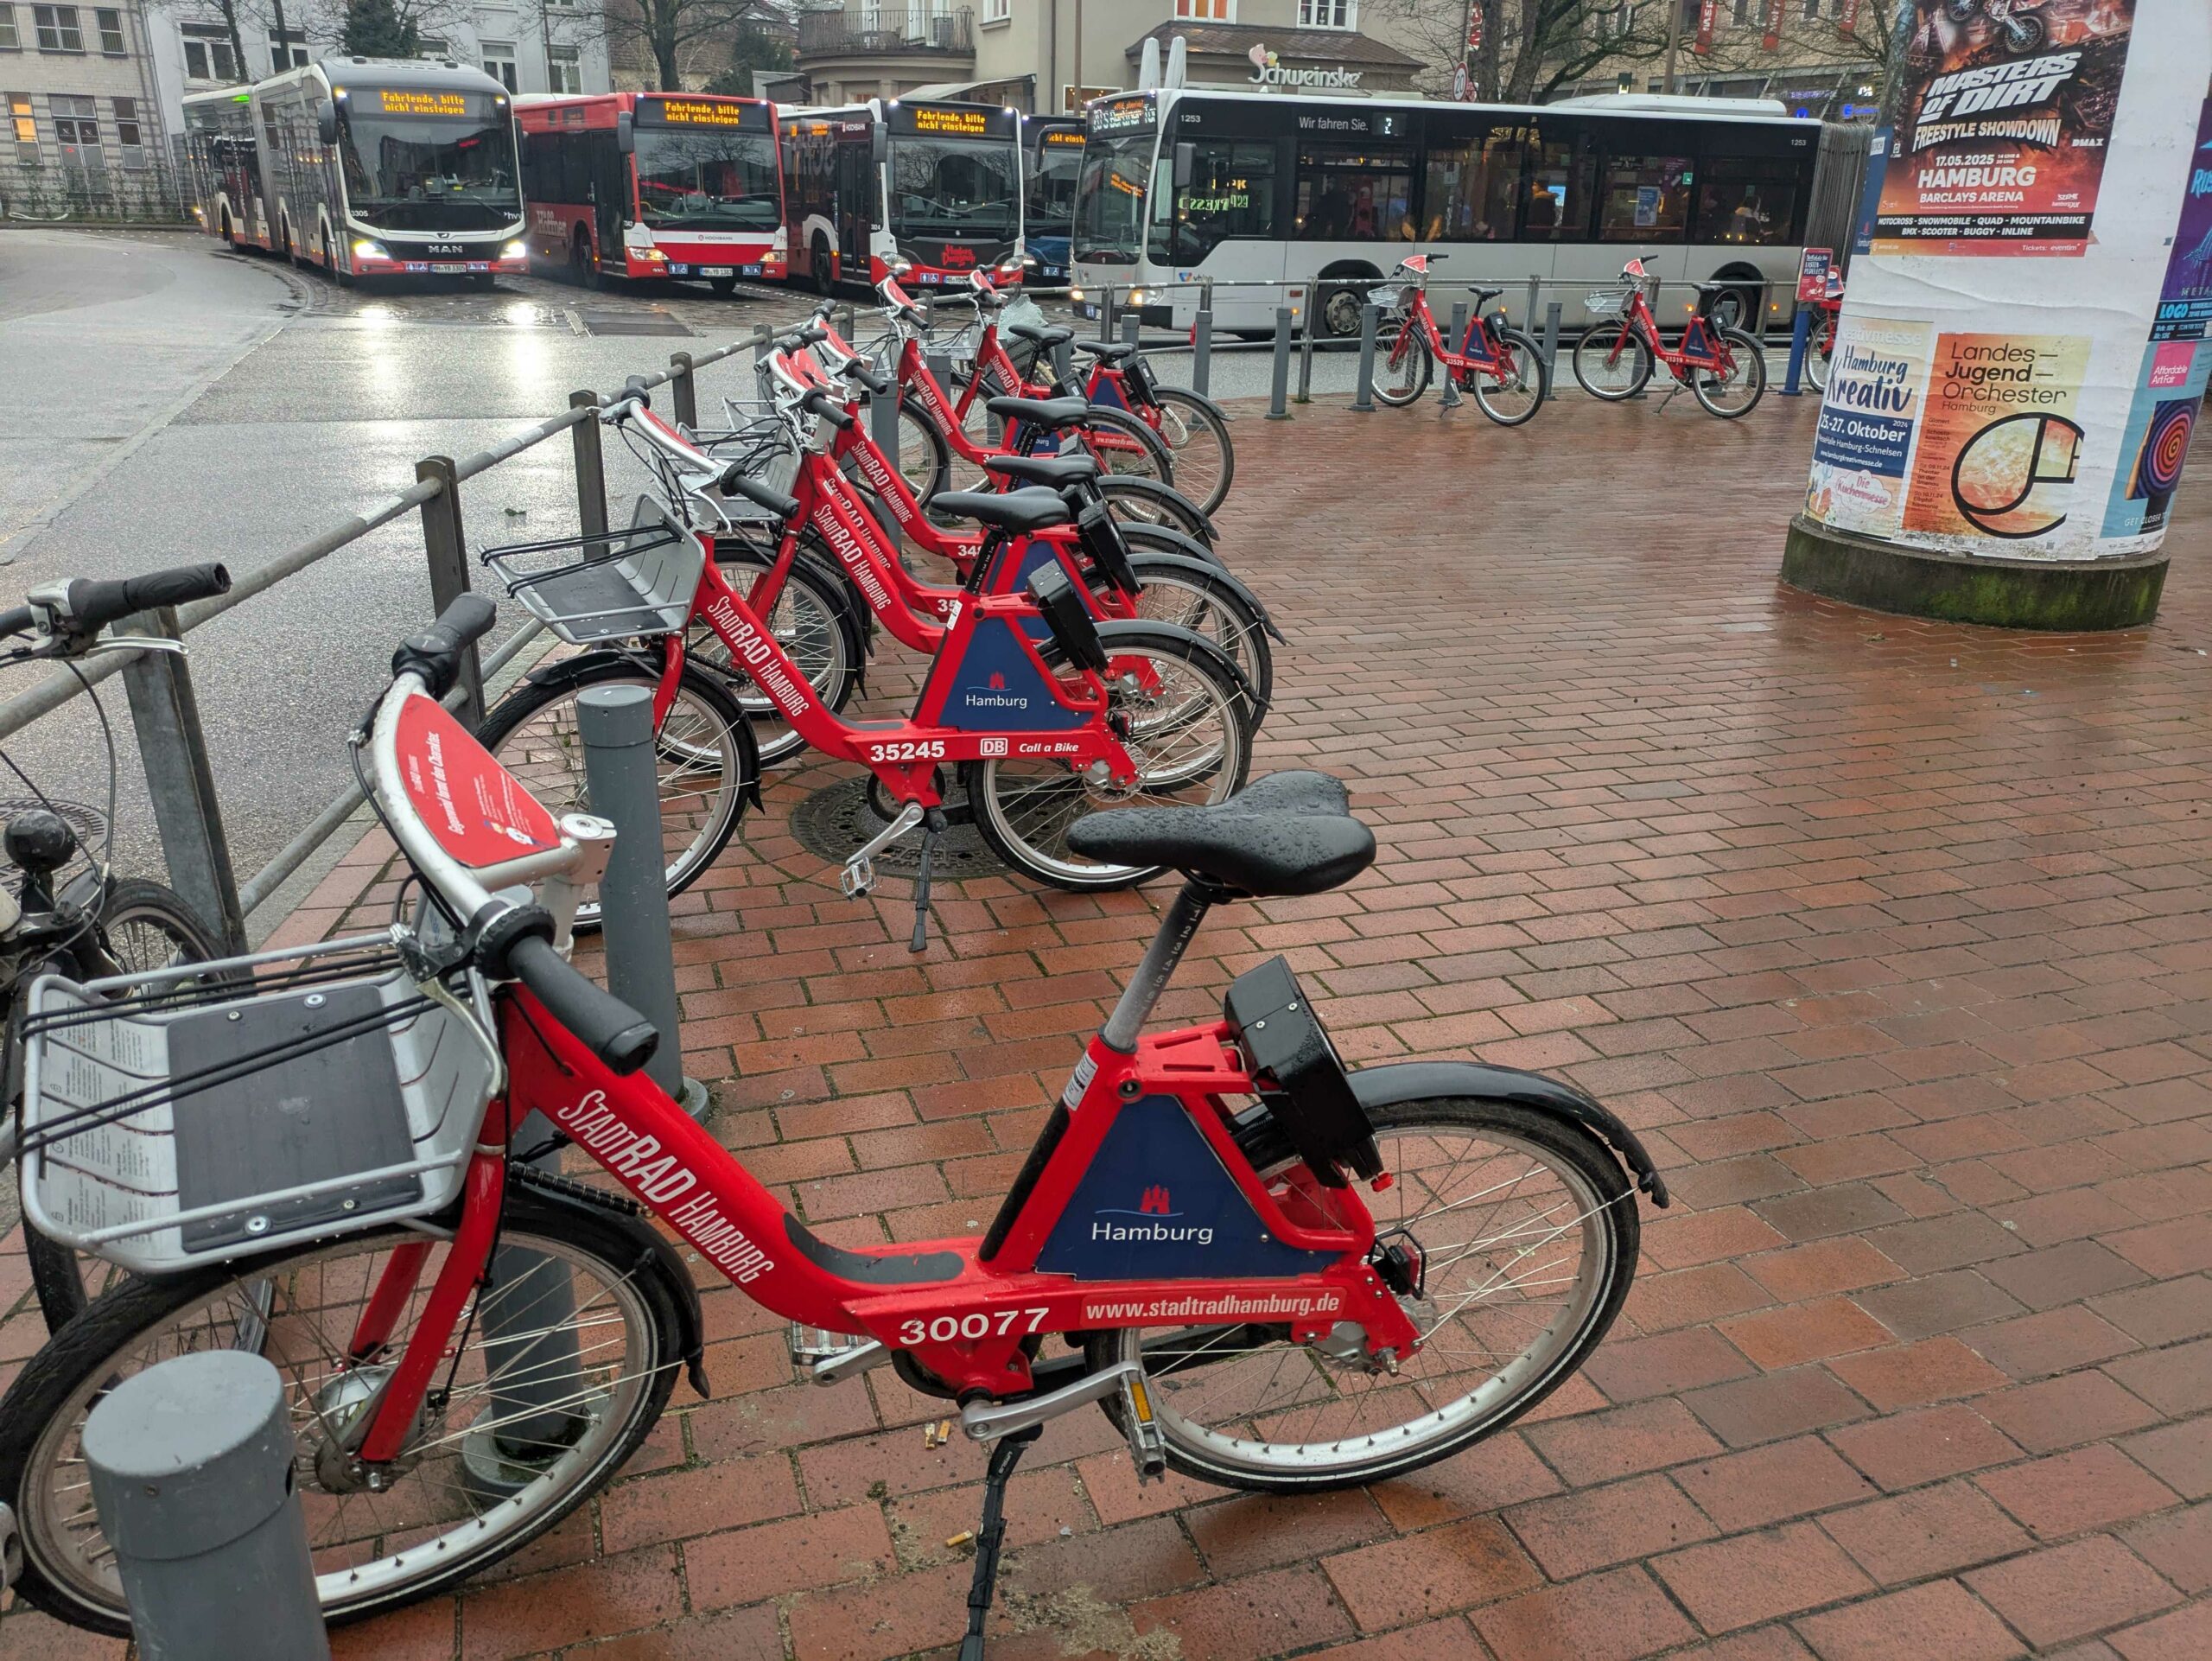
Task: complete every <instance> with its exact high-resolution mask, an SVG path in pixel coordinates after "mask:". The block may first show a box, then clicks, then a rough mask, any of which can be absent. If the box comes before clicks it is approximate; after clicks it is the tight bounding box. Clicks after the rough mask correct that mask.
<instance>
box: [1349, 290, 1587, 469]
mask: <svg viewBox="0 0 2212 1661" xmlns="http://www.w3.org/2000/svg"><path fill="white" fill-rule="evenodd" d="M1444 258H1447V256H1446V255H1443V254H1414V255H1413V256H1412V257H1410V258H1406V259H1402V260H1400V261H1399V262H1398V268H1397V270H1394V271H1392V272H1391V273H1390V280H1389V283H1386V284H1384V285H1383V287H1382V288H1379V289H1371V290H1369V291H1368V296H1367V298H1368V301H1369V302H1370V304H1373V305H1377V306H1381V307H1383V309H1384V315H1383V321H1382V324H1381V326H1380V328H1379V330H1378V332H1377V334H1376V340H1378V341H1379V342H1381V345H1380V347H1379V355H1380V357H1381V360H1382V362H1381V365H1380V370H1381V372H1380V373H1378V374H1377V375H1376V378H1375V396H1376V398H1380V399H1382V400H1383V403H1385V404H1389V405H1391V406H1392V407H1393V408H1394V409H1403V408H1404V407H1405V406H1406V405H1408V404H1411V403H1413V402H1414V400H1416V399H1417V398H1420V397H1421V394H1422V393H1423V392H1425V391H1427V390H1428V378H1429V374H1430V372H1431V366H1432V365H1433V364H1435V363H1441V364H1442V365H1443V366H1444V372H1445V374H1446V376H1447V377H1448V378H1450V379H1452V381H1453V382H1455V383H1457V384H1458V385H1461V386H1464V387H1465V388H1466V389H1467V391H1470V392H1471V393H1473V394H1474V398H1475V403H1476V404H1477V406H1478V407H1479V408H1480V409H1481V410H1482V412H1483V413H1484V415H1486V416H1488V417H1490V418H1491V420H1492V421H1495V422H1497V423H1498V425H1500V426H1501V427H1517V426H1519V425H1520V424H1521V423H1522V422H1524V421H1528V420H1530V419H1532V418H1533V417H1535V413H1536V411H1537V410H1541V409H1542V408H1543V407H1544V399H1545V398H1546V396H1547V395H1548V393H1549V392H1550V391H1551V371H1550V370H1548V369H1547V368H1546V367H1545V366H1544V354H1543V353H1542V351H1541V349H1540V348H1539V347H1537V345H1536V342H1535V340H1533V339H1532V338H1530V336H1529V334H1527V333H1526V332H1525V331H1524V330H1522V329H1517V328H1513V327H1512V326H1511V325H1510V324H1509V323H1508V322H1507V321H1505V314H1504V313H1503V312H1497V313H1495V314H1493V315H1491V316H1488V317H1485V316H1484V315H1483V308H1484V306H1486V305H1488V304H1490V302H1491V301H1493V300H1495V299H1497V296H1499V295H1501V294H1503V293H1504V292H1505V290H1503V289H1477V290H1475V291H1474V296H1473V303H1472V304H1471V305H1470V306H1469V307H1468V309H1467V313H1468V315H1467V328H1466V332H1465V334H1462V335H1461V336H1460V337H1459V345H1458V346H1457V347H1449V346H1446V344H1445V343H1444V335H1443V332H1442V331H1441V330H1440V329H1439V328H1437V327H1436V314H1435V313H1434V312H1433V311H1431V310H1430V309H1428V268H1429V266H1430V265H1431V264H1433V263H1434V262H1436V261H1438V260H1440V259H1444Z"/></svg>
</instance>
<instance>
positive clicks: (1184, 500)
mask: <svg viewBox="0 0 2212 1661" xmlns="http://www.w3.org/2000/svg"><path fill="white" fill-rule="evenodd" d="M1114 477H1115V480H1116V482H1115V486H1114V489H1115V490H1116V491H1119V492H1122V493H1125V494H1129V495H1136V496H1155V497H1159V498H1160V499H1161V500H1166V499H1167V498H1170V497H1172V498H1173V499H1174V500H1175V501H1176V503H1177V504H1178V505H1179V506H1181V507H1182V508H1184V509H1185V510H1186V511H1187V512H1189V513H1190V515H1191V517H1192V519H1196V520H1197V521H1198V524H1199V525H1200V527H1201V528H1202V529H1203V530H1204V531H1205V538H1204V540H1205V541H1206V542H1208V543H1211V542H1212V541H1213V539H1214V538H1215V537H1216V536H1217V534H1219V533H1218V532H1217V531H1215V529H1214V524H1213V515H1211V513H1208V512H1206V511H1205V509H1204V508H1202V507H1200V506H1198V504H1197V503H1196V502H1194V501H1192V500H1191V499H1190V498H1189V497H1188V496H1185V494H1184V493H1182V492H1181V491H1179V490H1178V489H1176V488H1175V487H1174V486H1173V485H1163V484H1161V483H1160V480H1157V479H1147V478H1146V477H1145V476H1144V475H1143V474H1136V473H1120V474H1115V475H1114ZM1102 494H1106V495H1108V497H1109V500H1111V493H1103V492H1102Z"/></svg>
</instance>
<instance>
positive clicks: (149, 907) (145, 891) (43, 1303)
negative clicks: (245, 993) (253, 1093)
mask: <svg viewBox="0 0 2212 1661" xmlns="http://www.w3.org/2000/svg"><path fill="white" fill-rule="evenodd" d="M99 929H100V933H101V935H102V936H103V939H104V942H105V945H106V947H107V952H108V955H109V956H110V957H111V958H114V959H115V961H116V962H117V963H118V964H120V965H121V966H122V967H123V968H124V969H125V970H127V971H130V972H132V973H134V974H135V973H140V972H143V971H150V970H155V969H159V968H162V967H165V966H169V967H173V966H175V964H181V963H208V962H212V961H213V959H215V958H222V957H226V956H228V955H229V954H228V953H227V952H226V951H225V950H224V947H223V943H222V942H221V941H220V940H219V939H217V938H216V937H215V932H214V930H213V929H211V928H210V927H208V926H207V924H206V923H205V922H204V921H202V920H201V919H200V913H198V912H196V911H194V910H193V909H192V907H190V906H188V905H187V904H186V903H185V901H184V899H183V897H182V896H181V894H177V893H176V892H175V890H174V889H171V888H164V887H163V886H162V884H161V883H158V882H151V881H147V880H146V879H145V878H144V877H136V876H133V877H124V878H122V879H121V880H119V881H113V882H111V883H110V884H109V885H108V888H107V893H106V895H105V899H104V900H103V901H102V902H101V905H100V920H99ZM140 929H143V930H144V931H145V933H144V934H143V935H136V936H134V933H133V931H137V930H140ZM134 938H136V939H166V940H167V941H168V942H169V943H170V945H171V946H172V948H173V949H172V950H171V951H169V952H168V953H166V954H164V955H163V957H162V961H160V962H155V961H152V960H151V957H152V954H151V953H150V952H134V951H131V950H130V945H129V943H130V941H131V940H132V939H134ZM23 1252H24V1255H25V1256H26V1257H28V1258H29V1260H30V1272H31V1289H32V1290H33V1291H34V1292H35V1293H36V1294H37V1295H38V1307H39V1313H40V1314H41V1315H42V1316H43V1317H44V1318H45V1321H46V1329H47V1331H48V1332H49V1333H58V1332H60V1330H61V1329H62V1327H65V1326H67V1324H68V1323H69V1322H70V1321H73V1320H74V1319H75V1318H76V1317H77V1316H78V1315H79V1314H83V1313H84V1310H85V1307H86V1305H87V1304H88V1303H90V1302H91V1301H92V1299H94V1298H95V1297H98V1296H99V1295H100V1294H101V1293H103V1292H105V1291H106V1290H108V1289H109V1288H110V1287H111V1286H114V1285H118V1284H120V1283H121V1282H123V1281H124V1280H127V1279H129V1278H130V1276H129V1275H128V1273H127V1272H126V1271H125V1270H121V1269H118V1268H117V1267H116V1266H115V1265H114V1264H113V1263H107V1262H105V1261H104V1260H102V1259H100V1258H99V1257H88V1256H86V1254H84V1253H82V1252H79V1251H77V1250H75V1249H74V1248H73V1247H71V1246H66V1245H62V1244H59V1243H57V1242H55V1241H53V1240H49V1239H48V1238H46V1237H45V1236H44V1235H42V1234H41V1233H39V1232H38V1231H37V1230H35V1229H34V1228H32V1227H31V1226H30V1225H29V1222H28V1221H26V1222H25V1223H24V1225H23ZM88 1275H89V1276H91V1277H92V1283H91V1284H90V1285H89V1286H88V1285H87V1283H86V1277H87V1276H88Z"/></svg>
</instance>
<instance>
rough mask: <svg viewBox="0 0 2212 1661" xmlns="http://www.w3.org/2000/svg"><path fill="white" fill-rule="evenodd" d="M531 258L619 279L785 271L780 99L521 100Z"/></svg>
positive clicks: (631, 95)
mask: <svg viewBox="0 0 2212 1661" xmlns="http://www.w3.org/2000/svg"><path fill="white" fill-rule="evenodd" d="M515 119H516V122H517V123H518V124H519V125H520V127H521V128H522V181H523V194H524V197H525V198H526V199H527V200H528V201H529V204H530V231H529V234H528V238H527V240H528V242H529V244H530V254H531V263H532V264H535V265H538V266H544V265H549V264H550V265H552V266H555V267H556V268H558V269H561V270H565V271H567V272H568V273H569V275H570V276H572V277H575V278H576V279H577V280H578V281H579V282H582V283H588V284H591V285H593V286H599V285H601V284H602V283H606V282H607V281H608V280H609V279H611V278H615V277H703V278H704V279H705V280H706V281H707V282H708V283H710V284H712V285H713V287H714V290H715V293H717V294H728V293H729V292H730V291H731V290H733V289H734V288H735V287H736V286H737V280H738V278H740V277H782V276H783V275H784V236H785V233H784V188H783V173H782V170H781V169H780V167H779V165H778V161H777V154H776V117H775V108H774V106H773V105H770V104H767V103H765V102H764V101H762V100H761V99H751V98H724V97H721V96H718V95H716V94H714V93H709V92H683V93H677V92H604V93H600V94H596V95H591V96H584V97H575V96H560V95H556V96H553V97H544V98H536V97H533V98H525V99H518V100H516V104H515Z"/></svg>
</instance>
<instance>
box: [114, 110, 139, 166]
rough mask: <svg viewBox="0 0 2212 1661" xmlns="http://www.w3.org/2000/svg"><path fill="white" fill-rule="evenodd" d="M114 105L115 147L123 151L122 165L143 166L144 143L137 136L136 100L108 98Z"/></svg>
mask: <svg viewBox="0 0 2212 1661" xmlns="http://www.w3.org/2000/svg"><path fill="white" fill-rule="evenodd" d="M108 101H109V102H110V103H111V104H113V105H115V143H116V148H117V149H118V150H121V151H122V152H123V165H124V166H125V167H127V168H143V167H144V166H145V165H146V148H145V143H144V141H143V139H141V138H140V137H139V136H138V100H137V99H135V98H118V99H109V100H108Z"/></svg>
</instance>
